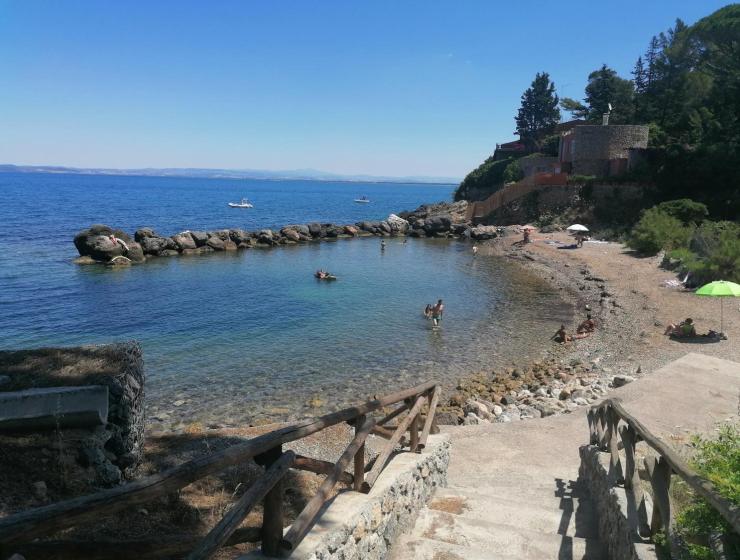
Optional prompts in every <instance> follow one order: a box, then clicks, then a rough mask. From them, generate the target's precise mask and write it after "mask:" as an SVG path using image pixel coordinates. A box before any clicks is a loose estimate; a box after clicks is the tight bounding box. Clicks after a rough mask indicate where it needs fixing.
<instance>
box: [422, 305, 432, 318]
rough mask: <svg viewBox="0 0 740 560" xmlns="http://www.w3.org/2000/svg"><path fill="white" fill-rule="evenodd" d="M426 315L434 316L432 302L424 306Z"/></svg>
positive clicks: (428, 316) (427, 316)
mask: <svg viewBox="0 0 740 560" xmlns="http://www.w3.org/2000/svg"><path fill="white" fill-rule="evenodd" d="M424 317H426V318H427V319H431V318H432V304H431V303H427V306H426V307H425V308H424Z"/></svg>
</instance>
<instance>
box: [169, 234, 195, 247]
mask: <svg viewBox="0 0 740 560" xmlns="http://www.w3.org/2000/svg"><path fill="white" fill-rule="evenodd" d="M172 241H174V242H175V245H177V250H178V251H184V250H185V249H195V247H196V245H195V239H193V236H192V235H190V232H189V231H184V232H182V233H178V234H177V235H173V236H172Z"/></svg>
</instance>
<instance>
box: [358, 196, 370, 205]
mask: <svg viewBox="0 0 740 560" xmlns="http://www.w3.org/2000/svg"><path fill="white" fill-rule="evenodd" d="M355 202H357V203H358V204H367V203H368V202H370V200H369V199H368V198H367V197H366V196H361V197H360V198H355Z"/></svg>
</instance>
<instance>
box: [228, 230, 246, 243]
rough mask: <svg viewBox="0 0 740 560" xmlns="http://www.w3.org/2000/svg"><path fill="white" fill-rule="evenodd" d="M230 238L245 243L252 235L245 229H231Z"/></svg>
mask: <svg viewBox="0 0 740 560" xmlns="http://www.w3.org/2000/svg"><path fill="white" fill-rule="evenodd" d="M229 238H230V239H231V240H232V241H233V242H234V243H236V244H237V245H239V244H240V243H245V242H246V241H247V239H250V238H251V236H250V235H249V233H247V232H246V231H244V230H243V229H230V230H229Z"/></svg>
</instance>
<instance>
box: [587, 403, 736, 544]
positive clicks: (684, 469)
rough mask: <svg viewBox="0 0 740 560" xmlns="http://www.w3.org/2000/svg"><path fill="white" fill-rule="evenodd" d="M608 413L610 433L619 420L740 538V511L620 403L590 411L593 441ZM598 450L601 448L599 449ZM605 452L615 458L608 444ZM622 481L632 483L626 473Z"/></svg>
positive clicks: (594, 408) (611, 447)
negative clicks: (612, 419) (614, 416)
mask: <svg viewBox="0 0 740 560" xmlns="http://www.w3.org/2000/svg"><path fill="white" fill-rule="evenodd" d="M610 411H611V412H612V413H614V414H615V415H616V421H615V422H613V428H612V433H614V431H616V425H617V423H618V422H619V420H622V421H623V422H624V423H625V424H627V425H628V426H629V427H630V428H631V429H632V430H634V434H635V435H636V436H637V438H639V440H641V441H644V442H645V443H647V444H648V445H649V446H650V447H651V448H653V449H654V450H655V451H656V452H657V453H658V455H660V457H661V461H665V463H666V465H667V468H669V469H670V471H669V472H673V473H675V474H677V475H678V476H680V477H681V479H683V481H684V482H686V484H687V485H688V486H689V487H690V488H691V489H692V490H694V492H696V493H697V494H698V495H699V496H701V497H702V498H704V499H705V500H706V501H707V502H708V503H709V504H710V505H711V506H712V507H713V508H714V509H716V510H717V512H718V513H719V514H720V515H721V516H722V517H723V518H724V519H725V520H726V521H727V522H728V523H729V524H730V526H732V528H733V529H734V530H735V531H737V533H738V534H740V508H738V506H736V505H735V504H733V503H732V502H730V501H729V500H728V499H727V498H725V497H723V496H722V495H721V494H720V493H719V492H717V489H716V488H715V487H714V485H713V484H712V483H711V482H710V481H708V480H706V479H705V478H702V477H700V476H699V475H698V474H697V473H696V472H695V471H694V470H693V469H691V467H689V466H688V465H687V464H686V463H685V462H684V461H683V459H681V457H679V456H678V454H677V453H676V452H675V451H674V450H673V449H671V448H670V447H669V446H668V445H666V444H665V443H664V442H663V441H661V440H660V439H658V438H657V437H656V436H655V435H654V434H653V433H652V432H651V431H650V430H648V429H647V428H646V427H645V426H644V425H643V424H642V423H641V422H640V421H639V420H637V418H635V417H634V416H632V414H630V413H629V412H627V410H625V409H624V407H623V406H622V403H621V401H620V400H619V399H617V398H612V399H607V400H605V401H603V402H602V403H599V404H598V405H596V406H594V407H592V408H591V413H590V414H589V424H592V426H591V433H592V438H593V434H594V426H593V423H596V426H595V428H596V431H599V424H598V422H599V418H600V417H601V416H602V415H608V413H609V412H610ZM637 438H635V443H636V442H637V441H639V440H638V439H637ZM607 443H610V442H607ZM601 447H604V446H603V445H601ZM608 451H609V452H610V453H611V454H612V455H614V453H615V452H618V451H617V450H616V446H613V445H611V444H609V450H608ZM612 463H613V462H612ZM625 478H629V479H630V480H631V473H627V477H625ZM662 491H663V490H662V488H661V492H662ZM666 492H667V491H666Z"/></svg>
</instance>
